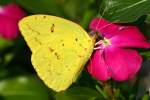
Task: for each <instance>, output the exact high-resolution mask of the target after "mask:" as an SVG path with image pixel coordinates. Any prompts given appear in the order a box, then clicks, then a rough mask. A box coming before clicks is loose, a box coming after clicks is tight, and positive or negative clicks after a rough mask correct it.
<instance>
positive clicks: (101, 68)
mask: <svg viewBox="0 0 150 100" xmlns="http://www.w3.org/2000/svg"><path fill="white" fill-rule="evenodd" d="M87 68H88V72H89V73H90V74H91V75H92V76H93V77H95V78H96V79H98V80H103V81H105V80H108V79H109V78H110V77H109V75H108V70H107V66H106V64H105V60H104V56H103V50H96V52H94V53H93V55H92V57H91V59H90V61H89V64H88V67H87Z"/></svg>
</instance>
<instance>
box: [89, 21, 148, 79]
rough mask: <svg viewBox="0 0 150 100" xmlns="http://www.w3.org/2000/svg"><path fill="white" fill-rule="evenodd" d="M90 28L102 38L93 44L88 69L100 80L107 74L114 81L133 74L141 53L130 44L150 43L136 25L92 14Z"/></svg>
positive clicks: (144, 46) (105, 77) (131, 76)
mask: <svg viewBox="0 0 150 100" xmlns="http://www.w3.org/2000/svg"><path fill="white" fill-rule="evenodd" d="M90 29H92V30H93V31H95V32H98V33H99V35H100V36H101V37H102V38H103V39H101V40H99V41H98V42H97V43H96V44H95V46H96V47H95V51H94V53H93V55H92V57H91V60H90V61H89V64H88V67H87V69H88V72H89V73H90V74H91V75H92V76H93V77H95V78H96V79H98V80H102V81H106V80H108V79H110V78H113V79H114V80H117V81H124V80H128V79H131V78H133V77H134V76H135V75H136V73H137V72H138V71H139V69H140V67H141V63H142V57H141V56H140V55H139V53H138V52H137V51H136V50H133V49H130V48H150V43H148V42H147V41H146V39H145V37H144V36H143V35H142V33H141V32H140V31H139V30H138V28H137V27H135V26H126V25H121V24H114V23H110V22H108V21H106V20H105V19H102V18H95V19H94V20H93V21H92V22H91V24H90Z"/></svg>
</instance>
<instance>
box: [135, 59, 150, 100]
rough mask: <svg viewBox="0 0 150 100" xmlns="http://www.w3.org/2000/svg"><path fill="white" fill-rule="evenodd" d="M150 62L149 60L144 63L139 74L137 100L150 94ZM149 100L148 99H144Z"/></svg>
mask: <svg viewBox="0 0 150 100" xmlns="http://www.w3.org/2000/svg"><path fill="white" fill-rule="evenodd" d="M149 66H150V61H149V60H147V61H145V62H144V63H143V65H142V68H141V71H140V73H139V75H140V80H139V86H138V91H137V96H136V97H137V99H138V100H140V99H141V97H143V96H144V94H145V93H146V92H149V93H150V91H149V90H150V67H149ZM143 100H147V99H143Z"/></svg>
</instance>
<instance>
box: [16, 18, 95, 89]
mask: <svg viewBox="0 0 150 100" xmlns="http://www.w3.org/2000/svg"><path fill="white" fill-rule="evenodd" d="M19 29H20V31H21V33H22V35H23V37H24V39H25V40H26V42H27V44H28V46H29V47H30V49H31V51H32V57H31V61H32V64H33V66H34V68H35V70H36V72H37V74H38V75H39V77H40V78H41V79H42V80H43V81H44V83H45V84H46V85H47V86H48V87H49V88H51V89H53V90H55V91H62V90H65V89H67V88H68V87H69V86H70V85H71V84H72V83H73V82H75V80H76V79H77V77H78V76H79V74H80V72H81V71H82V69H83V67H84V65H85V64H86V62H87V61H88V59H89V58H90V56H91V54H92V51H93V47H94V39H93V38H92V37H90V36H89V35H88V34H87V32H86V31H85V30H84V29H83V28H82V27H80V26H79V25H78V24H76V23H74V22H71V21H69V20H65V19H63V18H59V17H56V16H50V15H32V16H28V17H25V18H23V19H22V20H21V21H20V22H19Z"/></svg>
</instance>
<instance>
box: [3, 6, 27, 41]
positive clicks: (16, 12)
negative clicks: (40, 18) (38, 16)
mask: <svg viewBox="0 0 150 100" xmlns="http://www.w3.org/2000/svg"><path fill="white" fill-rule="evenodd" d="M24 16H25V12H24V11H23V10H22V9H21V8H20V7H19V6H18V5H16V4H8V5H5V6H0V37H3V38H5V39H15V38H16V37H17V36H18V33H19V29H18V21H19V20H20V19H22V18H23V17H24Z"/></svg>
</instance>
